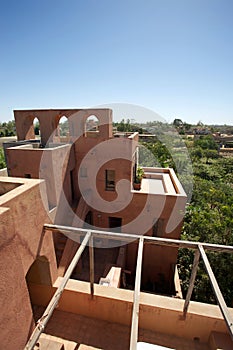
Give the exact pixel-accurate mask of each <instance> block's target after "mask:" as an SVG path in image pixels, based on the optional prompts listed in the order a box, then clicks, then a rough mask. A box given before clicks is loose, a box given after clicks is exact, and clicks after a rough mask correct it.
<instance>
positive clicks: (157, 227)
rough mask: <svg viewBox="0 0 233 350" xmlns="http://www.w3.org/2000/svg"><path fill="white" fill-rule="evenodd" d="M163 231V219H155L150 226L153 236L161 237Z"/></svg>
mask: <svg viewBox="0 0 233 350" xmlns="http://www.w3.org/2000/svg"><path fill="white" fill-rule="evenodd" d="M163 231H164V219H157V220H156V221H155V223H154V225H153V228H152V235H153V237H162V236H163Z"/></svg>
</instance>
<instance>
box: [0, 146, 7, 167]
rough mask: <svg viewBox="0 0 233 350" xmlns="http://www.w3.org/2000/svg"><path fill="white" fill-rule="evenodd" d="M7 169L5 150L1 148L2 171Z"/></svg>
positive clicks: (0, 164) (0, 165) (0, 163)
mask: <svg viewBox="0 0 233 350" xmlns="http://www.w3.org/2000/svg"><path fill="white" fill-rule="evenodd" d="M5 167H6V162H5V157H4V152H3V148H2V147H0V169H3V168H5Z"/></svg>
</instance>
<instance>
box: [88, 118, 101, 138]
mask: <svg viewBox="0 0 233 350" xmlns="http://www.w3.org/2000/svg"><path fill="white" fill-rule="evenodd" d="M98 133H99V119H98V118H97V117H96V116H95V115H90V116H89V117H88V118H87V120H86V123H85V136H86V137H87V136H93V137H95V136H97V135H98Z"/></svg>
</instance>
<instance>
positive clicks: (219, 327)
mask: <svg viewBox="0 0 233 350" xmlns="http://www.w3.org/2000/svg"><path fill="white" fill-rule="evenodd" d="M14 114H15V121H16V129H17V136H18V141H17V142H15V143H11V144H6V145H5V152H6V160H7V169H8V175H9V176H8V177H1V178H0V194H1V197H0V217H1V221H0V222H1V226H0V227H1V234H0V239H1V240H0V270H1V276H2V279H1V286H0V303H1V315H0V344H1V345H0V348H2V349H9V350H11V349H12V350H14V349H24V347H25V345H26V343H27V341H29V343H30V342H31V343H30V344H31V345H30V344H28V345H27V347H26V348H27V349H33V348H34V349H47V348H48V349H129V348H130V349H131V350H132V349H147V348H148V349H149V348H151V349H153V348H158V347H155V346H159V345H160V346H163V347H164V349H166V348H167V349H168V348H170V349H217V346H218V344H220V345H221V346H223V345H224V346H225V348H224V349H228V348H229V349H230V347H229V346H232V342H231V339H230V337H229V335H228V328H229V322H227V325H228V326H227V325H226V324H225V322H224V319H223V317H222V315H221V312H220V311H219V309H218V307H217V306H214V305H207V304H201V303H195V302H191V301H189V300H187V301H186V302H185V308H184V300H183V299H182V293H181V290H180V285H179V277H178V273H177V268H176V260H177V252H178V248H179V245H180V244H183V245H182V246H186V245H185V244H186V243H182V242H181V243H179V238H180V231H181V225H182V218H183V214H184V210H185V204H186V194H185V193H184V191H183V189H182V186H181V184H180V183H179V181H178V179H177V177H176V175H175V173H174V171H173V170H172V169H162V168H144V178H143V179H142V186H141V189H140V190H139V191H138V190H134V187H133V182H134V178H135V174H136V170H137V167H138V161H137V159H138V157H137V146H138V134H137V133H135V134H132V135H130V136H128V135H126V136H124V137H120V138H114V137H113V134H112V111H111V110H109V109H95V110H90V109H88V110H79V109H69V110H31V111H15V112H14ZM63 116H66V118H67V122H68V124H69V132H68V133H67V135H66V136H62V135H61V134H60V130H59V120H60V119H61V118H62V117H63ZM90 116H91V118H90ZM93 116H95V118H97V121H96V119H94V118H93ZM35 118H37V119H38V121H39V124H40V139H36V136H35V134H34V126H33V120H34V119H35ZM187 247H188V248H190V247H191V248H192V249H195V250H197V251H198V250H200V254H201V255H202V257H203V256H204V255H203V254H205V253H203V245H202V244H199V245H198V244H197V243H195V244H194V245H192V244H191V243H189V244H188V246H187ZM207 248H208V249H210V247H207ZM211 249H215V247H211ZM216 249H217V248H216ZM218 249H219V248H218ZM221 249H223V250H224V249H225V251H227V252H229V251H232V250H231V247H225V248H221ZM194 265H195V264H194ZM54 293H55V294H54ZM52 297H53V299H52V300H51V298H52ZM174 297H175V298H174ZM50 300H51V302H50ZM58 301H59V303H58ZM46 306H47V309H46V310H45V314H43V312H44V308H45V307H46ZM139 306H140V307H139ZM188 306H189V310H188V312H187V309H188ZM55 307H56V310H54V309H55ZM226 313H227V315H228V313H229V315H230V316H229V315H228V316H229V319H231V317H232V310H228V309H227V311H226ZM42 314H43V316H42ZM41 316H42V317H41ZM38 319H39V321H38V322H37V326H36V328H35V325H36V324H35V322H36V321H37V320H38ZM48 319H50V321H49V323H48V325H47V321H48ZM227 320H228V319H227ZM228 321H229V320H228ZM43 322H46V325H47V327H46V328H45V324H43ZM33 330H34V332H39V333H38V337H37V336H35V337H34V335H32V337H31V338H30V336H31V334H32V331H33ZM41 333H42V334H41ZM33 334H34V333H33ZM35 339H36V340H35ZM34 340H35V342H34ZM32 344H33V345H32ZM229 344H230V345H229ZM153 346H154V347H153ZM227 346H228V347H227ZM26 348H25V349H26Z"/></svg>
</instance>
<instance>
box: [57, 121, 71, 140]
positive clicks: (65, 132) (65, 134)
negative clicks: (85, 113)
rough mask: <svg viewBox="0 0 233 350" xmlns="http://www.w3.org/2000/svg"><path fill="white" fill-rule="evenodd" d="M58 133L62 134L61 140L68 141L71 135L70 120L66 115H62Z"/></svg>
mask: <svg viewBox="0 0 233 350" xmlns="http://www.w3.org/2000/svg"><path fill="white" fill-rule="evenodd" d="M58 135H59V136H60V141H63V142H66V141H68V138H69V136H70V130H69V120H68V118H67V117H66V116H62V117H61V118H60V120H59V124H58Z"/></svg>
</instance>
